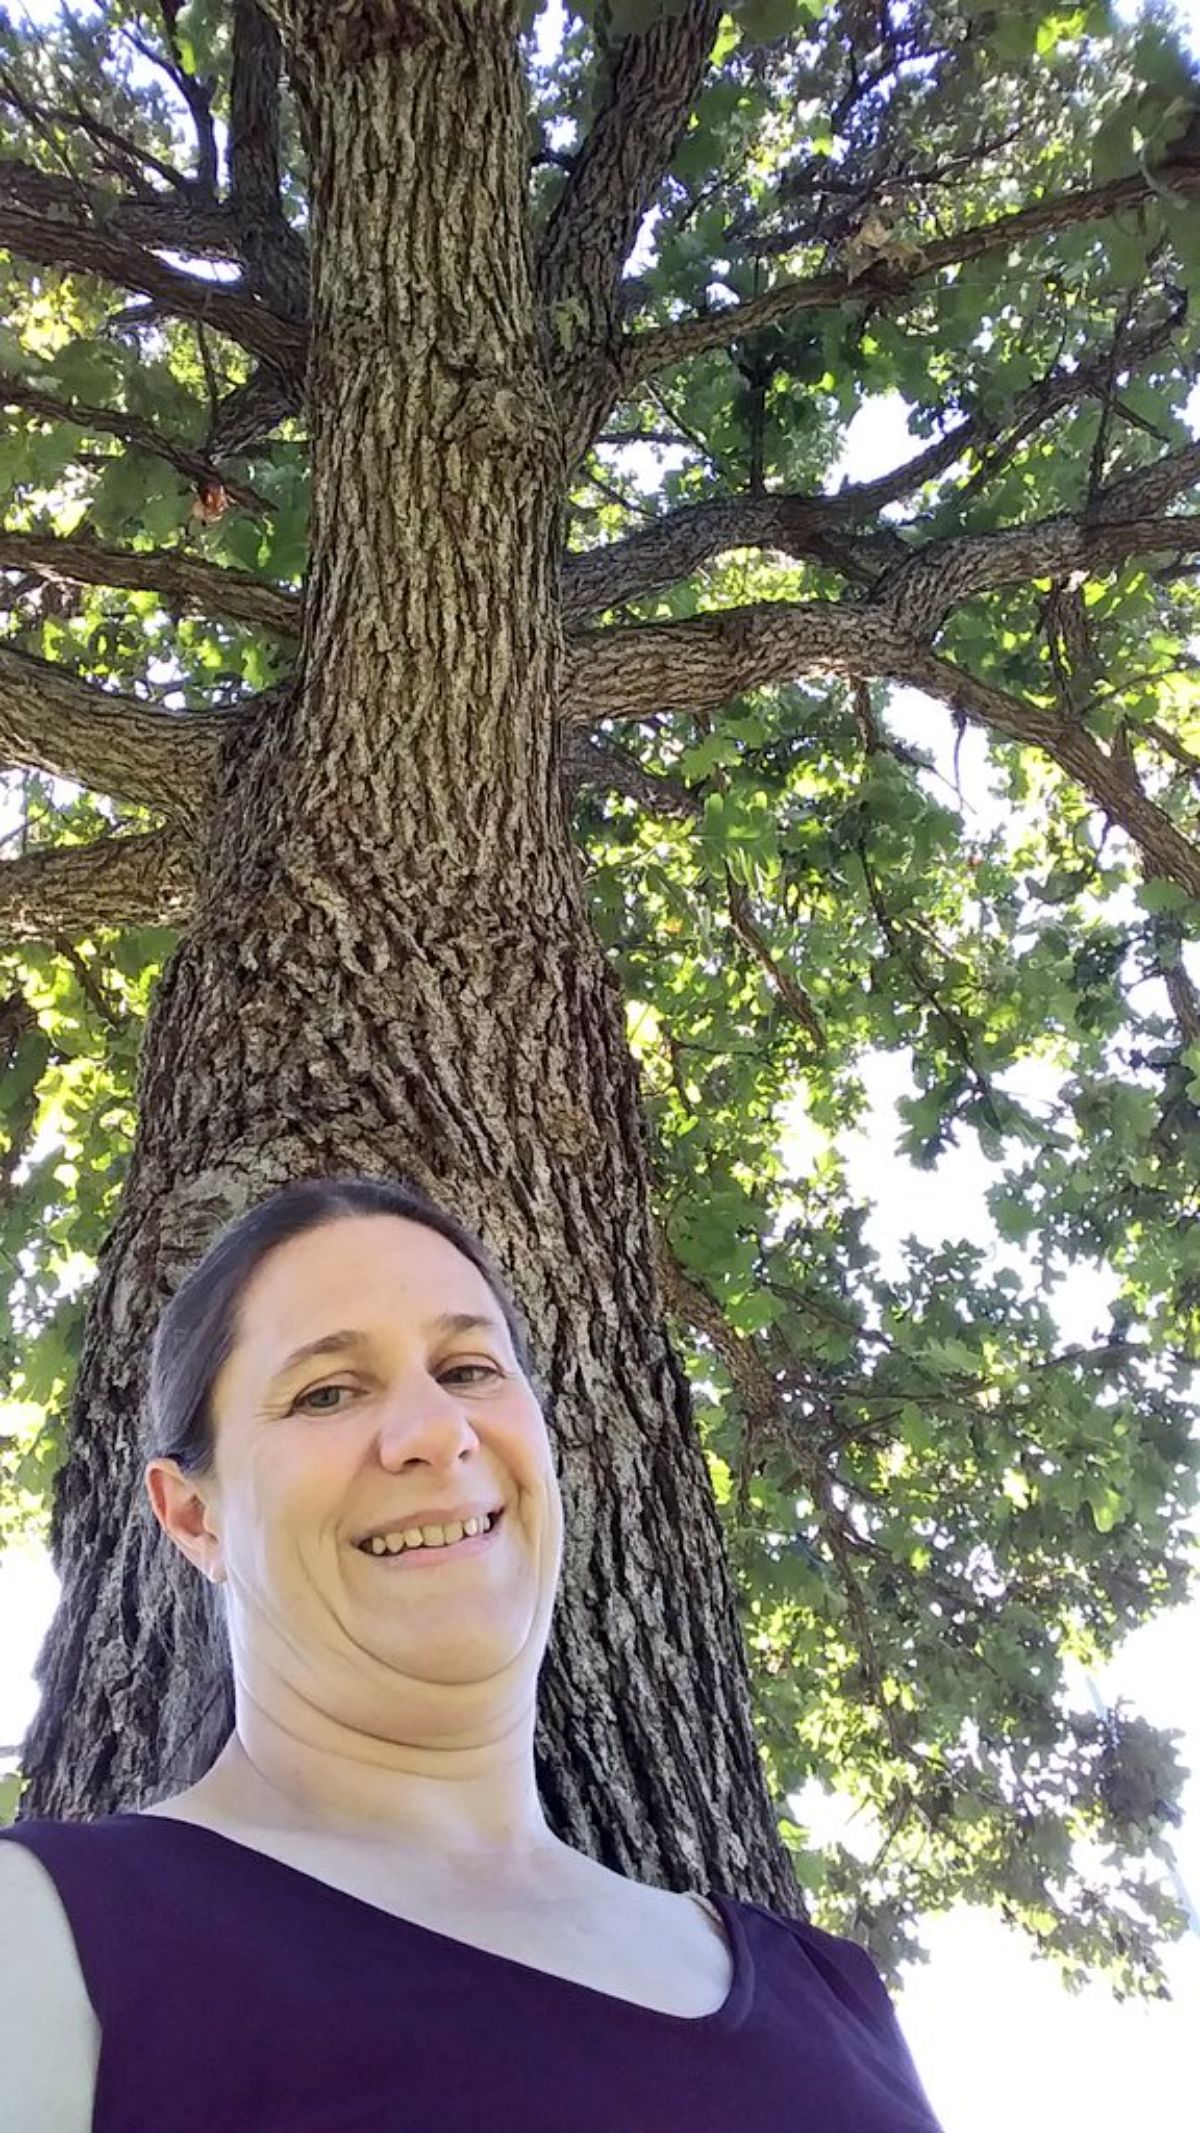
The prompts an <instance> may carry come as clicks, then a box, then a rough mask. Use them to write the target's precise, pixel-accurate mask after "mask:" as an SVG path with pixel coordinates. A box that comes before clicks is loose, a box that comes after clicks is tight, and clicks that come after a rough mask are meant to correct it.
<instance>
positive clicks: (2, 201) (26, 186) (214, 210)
mask: <svg viewBox="0 0 1200 2133" xmlns="http://www.w3.org/2000/svg"><path fill="white" fill-rule="evenodd" d="M5 206H7V207H12V208H16V209H20V210H21V211H23V212H24V213H26V214H28V215H31V216H33V217H35V218H36V219H38V220H41V221H50V222H63V223H66V224H67V225H68V226H69V227H76V228H77V227H78V225H79V224H80V223H83V225H84V227H85V228H86V227H88V226H89V225H92V226H94V227H95V228H96V229H103V230H105V231H107V233H108V235H109V236H110V237H112V238H115V239H116V240H117V242H118V243H120V244H122V245H133V246H135V247H138V248H148V249H150V250H154V249H156V248H157V249H159V250H161V251H170V252H183V253H190V254H192V255H193V256H194V257H196V258H200V259H215V260H224V261H228V262H231V263H232V262H233V261H234V260H235V259H236V258H237V243H236V236H235V231H234V227H233V220H232V217H231V215H230V213H229V210H228V208H227V207H225V206H223V205H221V204H220V203H218V202H216V201H212V200H207V201H205V200H199V199H197V198H196V197H195V195H194V194H193V193H191V192H184V193H180V192H176V191H172V192H169V193H151V192H144V193H140V194H138V195H137V196H136V197H131V196H129V195H126V194H123V193H111V192H106V191H104V190H103V188H102V187H100V186H98V185H89V184H87V183H86V182H85V181H84V179H82V178H78V177H74V176H72V177H57V176H55V175H54V173H53V172H51V171H46V170H39V169H38V168H37V167H36V165H34V164H32V163H25V162H22V161H21V160H20V159H19V158H18V157H15V156H4V157H0V209H2V208H3V207H5Z"/></svg>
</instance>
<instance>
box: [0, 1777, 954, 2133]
mask: <svg viewBox="0 0 1200 2133" xmlns="http://www.w3.org/2000/svg"><path fill="white" fill-rule="evenodd" d="M0 1841H4V1842H8V1843H13V1842H15V1843H18V1844H24V1845H25V1846H27V1848H28V1849H29V1850H30V1851H31V1852H33V1853H34V1855H35V1857H36V1858H38V1859H40V1860H41V1862H42V1864H43V1866H45V1867H46V1869H47V1870H48V1872H49V1873H50V1874H51V1875H52V1877H53V1879H54V1882H55V1885H56V1887H57V1890H58V1893H59V1896H60V1898H61V1900H62V1904H63V1908H64V1910H65V1911H66V1914H67V1917H68V1919H69V1921H70V1925H71V1929H72V1932H73V1934H74V1938H75V1945H76V1949H77V1951H78V1956H79V1963H80V1968H81V1970H82V1973H83V1978H84V1982H85V1984H86V1986H87V1990H88V1996H89V1998H90V2000H91V2003H92V2006H93V2008H94V2010H95V2013H96V2016H97V2019H98V2021H99V2024H100V2030H101V2040H102V2041H101V2047H100V2059H99V2065H98V2067H97V2075H96V2099H95V2110H94V2115H93V2119H92V2133H151V2129H152V2133H483V2129H484V2128H486V2129H487V2133H564V2128H568V2127H569V2128H570V2133H676V2129H683V2128H686V2129H687V2133H731V2129H736V2128H740V2127H746V2128H749V2129H751V2133H940V2129H939V2127H938V2125H937V2121H936V2120H935V2118H934V2116H933V2112H932V2110H931V2109H930V2106H929V2102H928V2100H927V2098H926V2096H925V2094H924V2091H923V2089H922V2087H921V2083H920V2080H919V2078H918V2076H917V2072H916V2069H915V2067H914V2065H913V2062H912V2059H911V2057H910V2054H909V2051H908V2047H907V2045H906V2043H905V2041H904V2037H903V2035H902V2033H901V2030H900V2028H899V2025H898V2023H897V2020H896V2015H895V2011H894V2009H893V2007H892V2003H891V2000H890V1999H889V1997H888V1993H887V1989H886V1987H885V1985H884V1983H883V1980H882V1978H881V1977H880V1975H879V1972H878V1970H877V1969H876V1967H875V1964H874V1962H873V1961H872V1959H871V1957H870V1956H869V1955H868V1954H867V1952H866V1950H865V1949H864V1948H861V1947H859V1946H858V1944H857V1943H856V1942H854V1941H850V1940H843V1939H841V1938H839V1937H838V1936H836V1935H834V1934H831V1933H824V1932H821V1931H820V1930H819V1929H818V1928H816V1927H815V1926H807V1925H802V1924H800V1923H799V1922H798V1921H796V1920H793V1919H785V1918H782V1917H780V1916H778V1915H777V1914H776V1913H775V1912H773V1911H769V1910H766V1909H765V1908H764V1907H763V1906H761V1905H759V1904H754V1903H747V1902H744V1901H743V1900H742V1899H741V1898H739V1897H734V1896H725V1895H722V1894H720V1893H718V1892H717V1891H715V1890H711V1891H709V1892H708V1893H709V1896H710V1900H711V1902H712V1903H713V1905H714V1907H715V1908H716V1910H717V1911H719V1912H720V1915H721V1918H722V1921H723V1923H724V1925H725V1929H726V1932H727V1934H728V1936H729V1941H730V1945H731V1947H732V1951H733V1983H732V1986H731V1988H730V1991H729V1994H728V1996H727V1998H726V2000H725V2003H724V2005H723V2006H722V2007H720V2008H718V2009H717V2011H716V2012H715V2013H714V2014H708V2015H701V2016H699V2017H697V2018H696V2019H694V2020H693V2019H689V2018H688V2017H687V2016H684V2015H670V2014H660V2013H658V2012H656V2011H654V2010H653V2009H649V2008H645V2007H637V2006H634V2005H633V2004H632V2003H631V2002H629V2001H625V2000H621V1999H618V1998H616V1997H615V1996H614V1995H613V1994H611V1993H606V1992H599V1991H596V1990H594V1989H593V1988H591V1987H590V1986H584V1985H577V1984H572V1983H569V1982H568V1981H567V1980H566V1979H563V1978H556V1977H551V1976H549V1975H548V1974H547V1973H546V1972H545V1971H541V1970H536V1969H534V1968H532V1967H531V1965H529V1964H528V1963H520V1962H516V1961H514V1960H513V1959H512V1958H511V1957H508V1956H503V1955H493V1954H489V1953H487V1952H485V1951H484V1950H483V1949H479V1948H472V1947H469V1946H467V1945H466V1944H465V1943H464V1942H462V1941H458V1940H454V1939H452V1938H451V1937H450V1936H449V1935H448V1934H444V1933H438V1932H434V1931H433V1930H432V1929H431V1928H429V1927H427V1926H419V1925H413V1924H412V1923H410V1922H409V1921H408V1920H406V1919H400V1918H394V1917H393V1916H392V1915H391V1914H390V1913H389V1912H387V1911H383V1910H380V1909H378V1908H377V1907H376V1906H375V1905H374V1904H370V1903H367V1902H364V1901H363V1900H362V1899H361V1898H359V1897H357V1896H349V1895H347V1894H346V1893H345V1892H344V1891H343V1890H341V1889H335V1888H332V1887H330V1886H329V1884H328V1883H326V1882H323V1881H320V1880H318V1879H317V1878H316V1877H315V1876H314V1875H312V1874H308V1873H304V1872H302V1871H301V1870H300V1869H299V1868H298V1867H291V1866H285V1865H284V1864H283V1863H282V1862H281V1861H280V1860H278V1859H273V1858H271V1857H269V1856H268V1855H267V1854H266V1853H263V1852H258V1851H255V1850H253V1849H252V1848H251V1847H250V1846H249V1845H246V1844H241V1843H239V1842H237V1841H235V1840H234V1839H233V1838H232V1837H225V1836H221V1835H219V1834H218V1833H217V1831H215V1830H210V1829H204V1828H201V1827H199V1826H198V1825H196V1824H195V1823H187V1822H174V1821H170V1820H167V1819H165V1818H163V1817H161V1816H158V1815H136V1814H118V1815H107V1816H103V1817H101V1818H100V1819H99V1820H97V1821H94V1822H54V1821H48V1820H39V1819H31V1820H29V1821H26V1822H21V1823H18V1824H16V1825H15V1826H14V1827H12V1828H9V1829H5V1830H0ZM2 2088H3V2076H2V2075H0V2091H2ZM2 2100H3V2099H2V2096H0V2102H2Z"/></svg>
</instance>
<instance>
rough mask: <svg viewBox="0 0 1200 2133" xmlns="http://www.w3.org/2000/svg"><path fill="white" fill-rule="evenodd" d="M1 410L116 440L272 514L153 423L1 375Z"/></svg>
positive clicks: (261, 499)
mask: <svg viewBox="0 0 1200 2133" xmlns="http://www.w3.org/2000/svg"><path fill="white" fill-rule="evenodd" d="M0 407H27V408H28V409H29V410H30V412H31V413H32V414H35V415H45V416H46V417H47V418H48V420H50V421H52V422H69V423H71V424H73V426H74V427H75V428H76V429H80V430H93V431H96V432H98V433H99V434H100V435H101V436H106V437H119V438H120V439H121V440H122V442H123V443H125V444H128V445H132V446H134V448H135V449H136V450H137V451H139V452H149V453H150V454H151V456H152V457H153V458H155V459H165V460H166V461H167V463H168V465H169V466H173V467H175V468H176V469H177V470H178V472H179V473H180V474H183V475H185V476H186V477H187V479H188V480H189V481H191V482H194V483H195V484H196V485H197V487H199V486H200V485H201V484H206V485H207V484H212V483H213V482H219V483H220V484H221V486H222V488H224V489H225V491H226V492H227V494H228V496H229V498H230V500H231V502H233V503H235V504H241V505H242V506H243V508H244V509H246V510H247V511H257V512H265V513H270V512H271V511H273V510H274V506H273V504H271V503H270V502H269V501H268V499H267V498H266V497H265V496H260V495H259V493H258V490H257V489H252V488H251V487H250V486H249V484H248V483H247V482H244V481H234V480H232V479H228V478H227V477H226V476H225V475H224V474H222V473H221V472H220V470H219V468H217V467H215V466H214V465H213V462H212V460H211V459H209V458H207V457H206V456H205V454H204V453H203V452H193V451H191V450H190V449H189V447H188V446H187V445H183V444H176V442H175V440H174V438H171V437H165V436H164V435H163V433H162V431H161V430H157V429H155V427H154V424H153V423H152V422H146V421H144V420H143V419H142V417H141V416H140V415H132V414H129V413H127V412H126V411H125V410H124V409H123V408H110V407H91V406H88V405H86V404H85V403H83V402H82V401H78V400H62V399H60V398H59V396H58V395H57V394H56V393H43V392H39V391H38V389H37V387H36V386H34V385H27V384H26V383H25V381H24V379H23V378H14V377H10V376H9V375H8V374H7V373H6V372H3V371H0Z"/></svg>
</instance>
